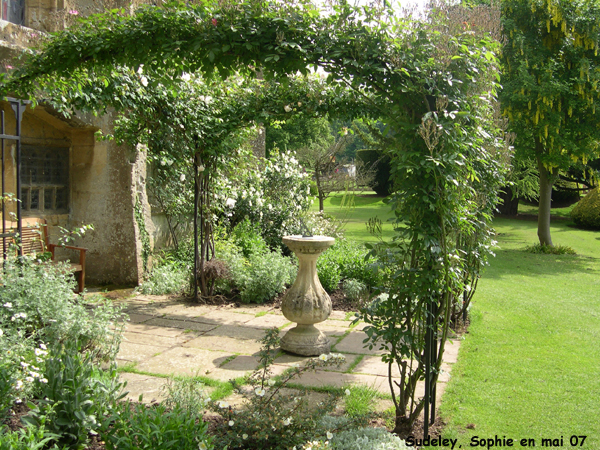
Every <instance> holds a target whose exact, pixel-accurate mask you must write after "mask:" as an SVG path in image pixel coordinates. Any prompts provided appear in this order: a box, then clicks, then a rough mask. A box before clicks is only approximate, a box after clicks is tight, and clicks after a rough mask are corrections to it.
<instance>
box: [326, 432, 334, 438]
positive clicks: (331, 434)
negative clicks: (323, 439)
mask: <svg viewBox="0 0 600 450" xmlns="http://www.w3.org/2000/svg"><path fill="white" fill-rule="evenodd" d="M327 439H333V433H331V432H329V431H328V432H327Z"/></svg>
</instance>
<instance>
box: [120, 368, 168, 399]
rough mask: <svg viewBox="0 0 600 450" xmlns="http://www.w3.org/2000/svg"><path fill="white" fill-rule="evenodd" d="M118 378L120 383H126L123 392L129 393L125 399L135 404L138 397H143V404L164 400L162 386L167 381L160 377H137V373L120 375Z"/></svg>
mask: <svg viewBox="0 0 600 450" xmlns="http://www.w3.org/2000/svg"><path fill="white" fill-rule="evenodd" d="M119 378H120V379H121V380H122V381H127V386H126V387H125V391H129V393H128V394H127V396H126V397H125V398H127V399H129V400H132V401H134V402H137V401H138V400H139V397H140V395H143V397H142V401H143V402H144V403H153V402H159V401H161V400H164V395H163V393H162V390H161V388H162V386H163V385H164V384H165V383H166V381H167V380H165V379H164V378H160V377H152V376H149V375H139V374H137V373H126V372H125V373H121V374H120V375H119Z"/></svg>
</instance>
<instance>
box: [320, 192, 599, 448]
mask: <svg viewBox="0 0 600 450" xmlns="http://www.w3.org/2000/svg"><path fill="white" fill-rule="evenodd" d="M340 200H341V196H333V197H331V198H330V199H328V200H327V202H326V204H325V211H326V212H328V213H330V214H333V215H336V216H337V215H338V214H341V213H340V212H339V202H340ZM355 204H356V207H355V208H354V209H353V210H352V211H350V213H349V215H348V221H347V226H346V236H347V237H348V238H349V239H355V240H358V241H363V242H365V241H372V240H373V238H372V237H371V236H370V235H369V234H368V233H367V231H366V227H365V225H364V223H365V222H366V221H367V220H368V218H369V217H374V216H378V217H379V218H380V219H381V220H382V221H384V222H385V219H387V218H388V217H392V214H390V212H389V209H388V207H387V205H385V204H383V202H382V199H381V198H378V197H375V196H373V195H369V194H367V195H364V196H357V197H356V198H355ZM525 206H526V207H525V208H522V209H521V210H520V213H522V214H524V213H528V214H537V208H536V207H531V206H527V205H525ZM570 209H572V207H569V208H561V209H558V210H556V209H555V210H553V214H554V215H562V216H567V215H568V211H570ZM567 210H568V211H567ZM494 226H495V228H496V231H497V233H498V235H497V240H498V244H499V248H498V249H496V252H495V253H496V257H494V258H492V259H491V260H490V265H489V267H488V268H487V269H486V271H485V273H484V275H483V277H482V278H481V280H480V282H479V286H478V290H477V293H476V295H475V298H474V303H473V307H472V309H471V314H470V317H471V324H470V327H469V329H468V333H467V334H466V335H465V336H464V341H463V342H462V345H461V349H460V354H459V358H458V362H457V363H456V364H455V366H454V367H453V368H452V373H451V375H452V376H451V379H450V382H449V384H448V387H447V390H446V393H445V394H444V397H443V399H442V402H441V405H440V415H441V417H442V418H443V420H444V421H445V422H446V423H447V425H446V427H445V429H444V431H443V437H445V438H457V439H458V445H461V446H462V448H486V446H483V447H482V446H479V447H473V446H472V442H473V441H472V438H473V437H474V436H478V439H493V438H494V437H495V436H498V437H500V438H502V437H506V438H511V439H513V440H514V448H524V447H522V446H521V444H520V441H521V439H527V440H528V439H533V440H534V441H535V446H536V447H538V448H540V447H542V439H551V441H550V442H551V443H552V444H560V442H561V439H562V442H563V444H562V446H561V447H559V448H562V447H564V448H576V447H577V448H584V449H589V450H598V449H600V414H599V413H600V232H594V231H583V230H578V229H576V228H573V227H572V223H571V222H570V221H568V220H553V221H552V239H553V241H554V243H555V244H556V245H564V246H570V247H572V248H573V249H574V250H575V251H576V252H577V255H576V256H569V255H564V256H556V255H539V254H532V253H528V252H526V251H524V248H525V247H526V246H527V245H532V244H535V243H536V242H537V237H536V232H537V229H536V227H537V222H536V221H535V220H524V219H505V218H497V219H495V221H494ZM392 235H393V231H392V228H391V224H389V223H388V224H385V225H384V236H385V237H386V238H389V237H391V236H392ZM572 436H577V437H575V438H573V439H574V440H573V441H572V442H573V443H575V440H577V445H573V446H571V441H570V440H571V437H572ZM579 436H587V437H586V438H585V441H584V445H583V446H581V441H582V438H581V437H579ZM555 439H556V440H555ZM479 442H480V441H479ZM528 442H529V441H528ZM546 443H548V441H546ZM458 445H457V447H456V448H458ZM546 447H552V445H546ZM437 448H440V447H437ZM490 448H508V447H506V446H495V447H490Z"/></svg>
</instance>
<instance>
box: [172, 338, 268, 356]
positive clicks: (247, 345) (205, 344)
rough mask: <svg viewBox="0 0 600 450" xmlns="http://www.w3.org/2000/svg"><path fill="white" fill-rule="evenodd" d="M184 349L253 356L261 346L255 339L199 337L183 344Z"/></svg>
mask: <svg viewBox="0 0 600 450" xmlns="http://www.w3.org/2000/svg"><path fill="white" fill-rule="evenodd" d="M182 346H183V347H195V348H203V349H206V350H221V351H231V350H235V351H236V353H241V354H245V355H252V354H254V353H257V352H258V351H259V350H260V347H261V344H260V343H259V342H256V340H254V339H236V338H233V337H229V336H219V337H216V336H209V335H204V336H199V337H197V338H195V339H192V340H190V341H187V342H186V343H184V344H182Z"/></svg>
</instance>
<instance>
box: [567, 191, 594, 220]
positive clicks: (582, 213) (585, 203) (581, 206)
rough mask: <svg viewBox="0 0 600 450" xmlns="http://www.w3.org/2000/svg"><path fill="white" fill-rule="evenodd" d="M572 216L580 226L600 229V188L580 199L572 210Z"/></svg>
mask: <svg viewBox="0 0 600 450" xmlns="http://www.w3.org/2000/svg"><path fill="white" fill-rule="evenodd" d="M571 218H572V219H573V222H575V224H576V225H577V226H579V227H582V228H590V229H593V230H600V188H596V189H594V190H593V191H590V192H589V193H588V194H587V195H586V196H585V197H584V198H582V199H581V200H579V203H577V205H575V207H574V208H573V210H572V211H571Z"/></svg>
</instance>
